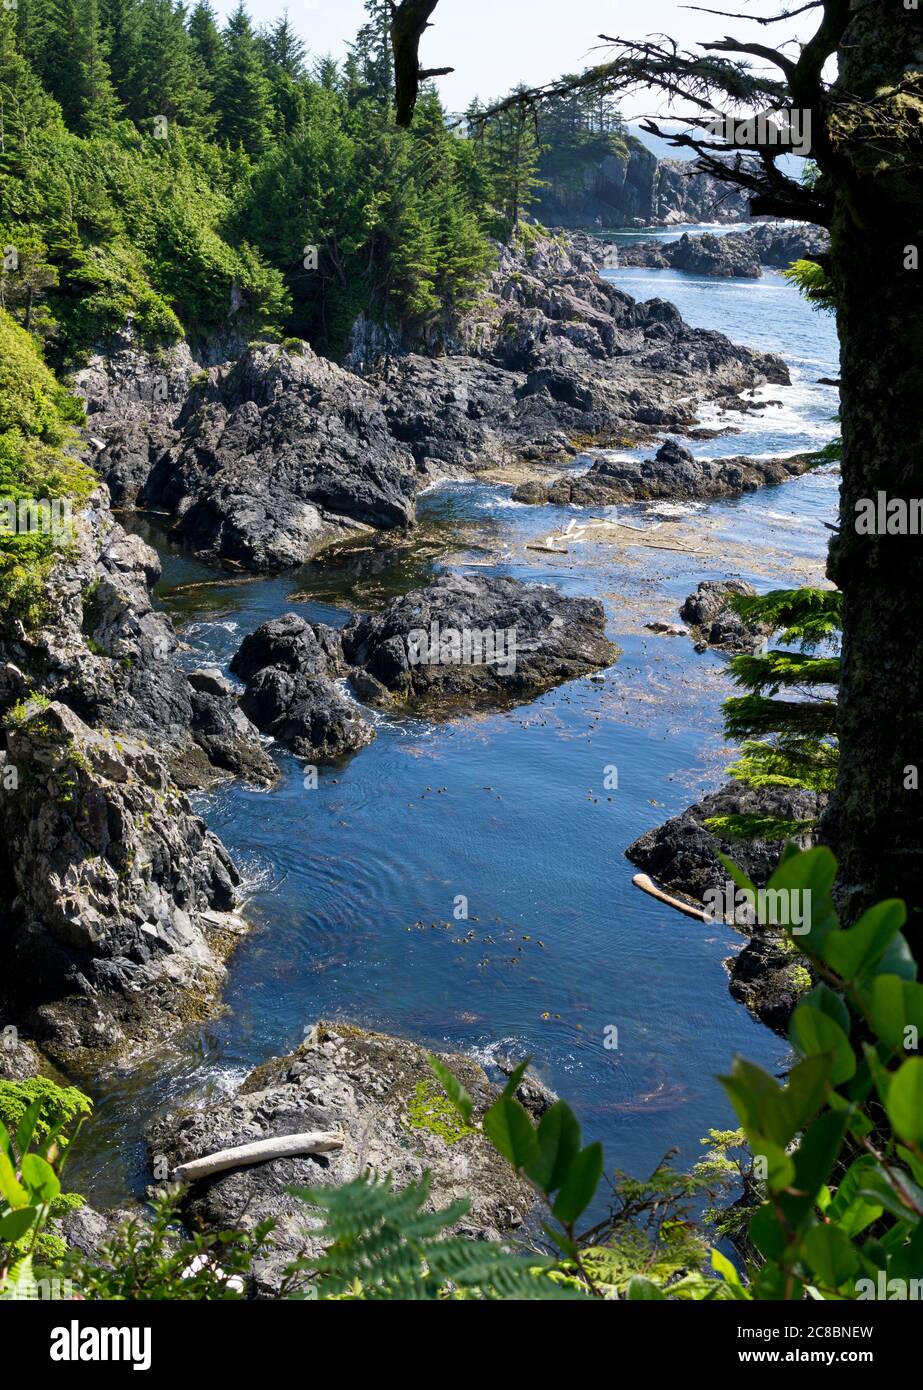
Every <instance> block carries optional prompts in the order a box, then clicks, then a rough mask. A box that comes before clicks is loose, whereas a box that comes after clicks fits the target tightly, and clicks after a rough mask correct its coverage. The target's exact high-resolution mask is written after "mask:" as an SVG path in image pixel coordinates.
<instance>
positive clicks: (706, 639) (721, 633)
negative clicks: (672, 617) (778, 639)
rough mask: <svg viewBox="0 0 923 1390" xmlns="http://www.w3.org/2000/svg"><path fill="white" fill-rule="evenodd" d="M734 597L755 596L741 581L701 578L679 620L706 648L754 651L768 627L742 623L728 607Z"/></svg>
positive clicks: (767, 631)
mask: <svg viewBox="0 0 923 1390" xmlns="http://www.w3.org/2000/svg"><path fill="white" fill-rule="evenodd" d="M735 596H745V597H755V596H756V590H755V589H754V587H753V585H752V584H748V583H747V582H746V580H743V579H722V580H714V579H705V580H703V581H702V583H701V584H700V585H699V587H698V589H697V590H696V592H695V593H694V594H690V595H689V597H688V598H687V599H686V600H685V602H684V603H683V606H682V607H681V608H680V610H679V613H680V617H681V618H683V619H685V621H686V622H687V623H689V624H690V626H691V627H693V628H694V629H695V631H696V636H697V637H698V639H699V641H700V642H701V643H702V644H704V645H706V646H709V647H719V648H720V649H721V650H722V651H726V652H732V653H737V652H754V651H756V649H757V648H758V647H760V646H761V645H762V643H763V642H765V640H766V638H767V637H769V635H770V634H771V632H772V624H771V623H760V622H753V623H748V622H745V621H744V619H743V618H742V617H741V616H740V615H739V614H738V613H735V612H734V609H733V608H732V607H731V604H730V601H731V599H732V598H734V597H735Z"/></svg>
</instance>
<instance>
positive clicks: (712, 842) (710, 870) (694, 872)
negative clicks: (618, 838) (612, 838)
mask: <svg viewBox="0 0 923 1390" xmlns="http://www.w3.org/2000/svg"><path fill="white" fill-rule="evenodd" d="M825 804H826V797H825V796H823V795H822V794H821V793H818V792H809V791H802V790H800V789H798V788H793V787H761V788H759V789H757V788H754V787H748V786H745V785H744V783H743V782H730V783H728V785H727V786H725V787H722V788H721V789H720V790H719V791H716V792H710V793H709V794H708V795H707V796H703V798H702V800H701V801H697V802H696V803H695V805H694V806H690V807H689V808H688V809H687V810H685V811H683V813H682V815H679V816H673V817H672V818H671V819H670V820H668V821H666V822H665V823H664V824H663V825H659V826H657V827H656V828H655V829H653V830H648V831H647V832H646V833H645V834H644V835H642V836H640V838H639V839H637V840H635V841H634V843H633V844H631V845H629V847H628V849H627V850H626V851H625V855H626V857H627V858H628V859H630V860H631V862H632V864H635V865H637V867H638V868H639V869H641V870H643V872H644V873H646V874H650V876H651V878H653V879H656V880H657V882H658V883H660V884H662V885H663V886H664V887H665V888H666V889H668V890H669V891H670V892H676V893H684V894H686V896H687V897H691V898H694V899H695V900H696V901H697V902H702V900H703V899H704V897H705V895H706V893H707V892H708V891H709V890H710V889H715V888H722V889H723V887H724V885H725V884H726V883H727V881H728V872H727V869H726V868H725V867H724V865H723V864H722V863H721V861H720V860H719V859H718V857H717V855H716V853H715V851H716V850H720V851H721V852H722V854H726V855H727V856H728V857H729V858H730V859H733V860H734V862H735V863H736V864H738V865H739V866H740V868H741V869H743V871H744V873H745V874H747V875H748V876H749V878H751V879H752V880H753V882H754V883H755V884H757V886H760V885H762V884H765V882H766V880H767V879H768V878H769V876H770V875H771V874H772V872H773V870H774V869H775V867H776V864H777V863H778V861H779V852H780V850H781V848H782V846H781V844H780V843H779V842H778V841H775V840H721V839H719V838H718V837H717V836H716V835H714V834H713V833H712V831H710V830H706V828H705V824H704V823H705V821H706V820H709V819H711V818H712V817H713V816H730V815H735V816H745V815H747V816H751V815H752V816H755V815H760V816H774V817H776V818H778V819H781V820H808V819H810V820H814V819H816V818H817V817H818V816H819V815H820V812H821V810H822V809H823V806H824V805H825Z"/></svg>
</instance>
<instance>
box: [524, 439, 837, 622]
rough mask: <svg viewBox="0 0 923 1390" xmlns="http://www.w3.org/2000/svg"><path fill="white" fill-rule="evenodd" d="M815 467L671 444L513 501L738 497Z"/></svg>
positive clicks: (601, 464)
mask: <svg viewBox="0 0 923 1390" xmlns="http://www.w3.org/2000/svg"><path fill="white" fill-rule="evenodd" d="M814 462H815V460H814V459H813V458H812V456H811V455H810V454H795V455H793V456H792V457H790V458H784V459H750V458H744V457H739V456H737V457H734V458H727V459H697V458H694V457H693V455H692V454H691V453H690V452H689V450H688V449H684V448H683V447H682V445H680V444H677V443H675V442H674V441H673V440H668V441H667V442H666V443H665V444H664V445H662V446H661V448H660V449H659V451H658V453H657V455H656V457H655V458H653V459H633V458H632V459H608V458H604V459H599V460H598V461H597V462H596V463H594V464H593V466H592V468H590V469H589V470H588V471H587V472H586V473H580V474H576V475H571V474H566V473H565V474H564V475H563V476H562V477H560V478H557V479H555V480H554V481H553V482H551V483H544V484H536V483H535V482H534V481H530V482H527V483H524V484H520V485H519V486H518V487H516V488H515V489H514V491H513V499H514V501H517V502H528V503H532V504H533V505H535V504H538V503H543V502H551V503H554V504H555V505H556V506H563V507H567V506H578V507H592V506H602V507H607V506H611V505H613V504H615V503H618V502H647V501H652V500H667V499H669V500H671V501H701V500H707V499H708V498H712V497H737V496H739V495H740V494H741V493H743V492H751V491H752V490H753V489H754V488H758V487H771V486H774V485H775V484H777V483H783V482H785V481H786V480H787V479H789V478H796V477H798V476H800V474H802V473H806V472H807V471H808V469H809V468H812V467H813V466H814ZM683 616H685V614H684V615H683Z"/></svg>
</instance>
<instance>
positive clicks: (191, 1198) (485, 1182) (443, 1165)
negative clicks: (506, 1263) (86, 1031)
mask: <svg viewBox="0 0 923 1390" xmlns="http://www.w3.org/2000/svg"><path fill="white" fill-rule="evenodd" d="M426 1057H427V1054H426V1051H425V1050H424V1049H423V1048H422V1047H419V1046H418V1045H417V1044H415V1043H411V1042H404V1041H402V1040H400V1039H398V1038H391V1037H386V1036H384V1035H383V1034H379V1033H367V1032H364V1031H363V1030H361V1029H359V1028H353V1027H348V1026H346V1025H344V1024H324V1023H321V1024H319V1025H317V1027H316V1028H314V1029H313V1030H312V1032H311V1034H310V1036H309V1038H308V1041H307V1042H306V1043H305V1044H304V1045H303V1046H302V1047H300V1048H299V1049H298V1051H297V1052H295V1053H294V1054H293V1055H291V1056H289V1057H281V1058H275V1059H273V1060H272V1061H269V1062H267V1063H265V1064H264V1065H263V1066H261V1067H258V1068H257V1070H256V1071H254V1072H252V1073H251V1075H250V1076H249V1077H248V1078H247V1080H246V1081H245V1082H244V1084H243V1086H242V1087H241V1088H240V1090H239V1091H238V1092H237V1094H236V1095H234V1096H233V1097H231V1098H230V1099H229V1100H225V1101H222V1102H220V1103H219V1104H217V1105H210V1106H208V1107H206V1108H201V1107H197V1108H195V1109H190V1110H188V1111H181V1112H179V1113H177V1114H173V1115H167V1116H166V1117H164V1118H162V1119H160V1120H158V1121H157V1122H156V1123H155V1124H154V1126H153V1127H152V1130H151V1133H150V1138H149V1143H150V1151H151V1155H152V1158H153V1159H154V1160H155V1161H156V1160H159V1159H165V1160H166V1162H167V1164H168V1166H169V1168H170V1169H171V1170H172V1169H173V1168H175V1167H176V1166H177V1165H178V1164H180V1163H187V1162H190V1161H191V1160H192V1159H195V1158H201V1157H204V1156H205V1155H207V1154H210V1153H214V1152H216V1151H217V1150H219V1149H225V1148H233V1147H236V1146H237V1145H241V1144H247V1143H252V1142H254V1141H257V1140H260V1139H268V1138H274V1137H278V1136H281V1135H285V1134H297V1133H300V1132H303V1131H310V1130H321V1131H330V1130H334V1131H336V1130H339V1131H341V1132H342V1133H343V1135H344V1136H345V1144H344V1147H343V1149H342V1150H341V1151H338V1152H335V1153H331V1154H328V1155H324V1156H323V1157H318V1158H312V1157H304V1158H283V1159H275V1160H273V1161H271V1162H268V1163H262V1164H259V1165H255V1166H253V1167H249V1168H239V1169H234V1170H231V1171H229V1172H225V1173H221V1174H219V1175H217V1176H216V1177H213V1178H209V1179H206V1180H204V1181H201V1182H199V1183H196V1184H195V1185H194V1186H193V1187H192V1188H191V1189H190V1191H189V1192H188V1194H187V1195H186V1197H185V1199H184V1211H185V1215H186V1217H187V1219H188V1220H189V1221H190V1222H192V1223H194V1224H196V1225H201V1226H202V1227H204V1228H205V1229H206V1230H210V1231H222V1230H228V1229H235V1228H236V1229H245V1230H249V1229H252V1227H254V1226H255V1225H256V1224H257V1223H258V1222H260V1221H263V1220H266V1219H267V1218H272V1219H273V1220H274V1221H275V1223H276V1225H275V1229H274V1231H273V1237H272V1241H273V1243H272V1248H271V1249H270V1250H269V1251H268V1253H267V1254H266V1256H265V1257H264V1258H263V1259H262V1260H260V1261H258V1262H257V1265H256V1268H255V1271H254V1273H255V1280H256V1292H257V1293H258V1294H259V1295H260V1296H263V1297H274V1296H276V1295H277V1294H278V1291H279V1287H280V1284H281V1282H282V1277H283V1273H284V1270H285V1268H286V1266H287V1265H289V1264H290V1263H291V1262H292V1261H293V1260H295V1259H297V1258H299V1257H303V1258H306V1259H310V1258H311V1257H312V1256H317V1255H319V1254H320V1253H321V1250H322V1247H321V1245H320V1242H319V1241H318V1240H317V1238H316V1237H315V1236H312V1233H311V1226H312V1221H311V1219H310V1215H309V1213H308V1211H307V1208H306V1207H305V1205H304V1203H303V1202H301V1201H299V1200H298V1199H297V1198H296V1197H293V1196H291V1195H290V1194H289V1192H288V1191H287V1189H288V1188H290V1187H291V1186H293V1185H294V1186H301V1187H317V1186H332V1185H336V1184H341V1183H344V1182H349V1181H350V1180H351V1179H353V1178H356V1177H358V1176H359V1175H360V1174H362V1173H365V1172H368V1171H374V1172H377V1173H379V1174H381V1175H384V1174H386V1173H390V1174H391V1175H392V1176H393V1178H394V1183H395V1186H396V1187H398V1188H401V1187H403V1186H405V1185H406V1184H407V1183H409V1182H413V1181H416V1180H418V1179H420V1178H421V1177H422V1176H423V1173H424V1172H427V1171H428V1172H429V1173H431V1175H432V1189H431V1194H430V1199H429V1203H428V1206H429V1208H430V1209H436V1208H439V1207H445V1206H447V1205H448V1204H449V1203H450V1202H452V1201H454V1200H455V1199H456V1198H459V1197H465V1198H468V1199H469V1200H470V1202H471V1211H470V1213H469V1214H468V1215H467V1216H465V1217H464V1218H463V1219H462V1220H461V1221H460V1222H459V1223H458V1226H457V1227H456V1228H455V1230H456V1233H457V1234H460V1235H465V1236H467V1237H469V1238H478V1237H480V1238H482V1239H485V1238H486V1239H499V1238H501V1237H502V1236H504V1235H509V1234H510V1233H511V1232H513V1231H515V1230H516V1229H517V1227H519V1226H520V1225H521V1224H522V1223H523V1221H524V1220H525V1218H526V1216H527V1215H528V1213H529V1212H530V1210H531V1208H532V1206H533V1203H534V1193H533V1191H532V1189H531V1188H530V1187H529V1185H528V1184H527V1183H526V1182H525V1181H523V1180H522V1179H520V1178H519V1177H518V1176H517V1175H516V1173H515V1172H514V1170H513V1169H512V1168H511V1167H510V1166H509V1164H508V1163H506V1161H505V1160H504V1159H502V1158H501V1157H500V1156H499V1154H498V1153H497V1152H496V1150H495V1149H494V1148H493V1146H492V1145H491V1144H489V1143H488V1142H487V1141H486V1140H485V1139H484V1138H483V1136H482V1135H480V1134H479V1133H477V1132H475V1131H473V1130H465V1129H464V1127H462V1126H460V1125H459V1126H458V1127H457V1128H455V1129H454V1130H453V1129H450V1130H449V1131H448V1132H447V1129H446V1126H445V1124H444V1123H443V1124H442V1125H440V1124H439V1123H435V1122H434V1123H432V1125H431V1126H430V1125H429V1124H428V1123H427V1117H426V1113H425V1112H426V1102H427V1100H428V1099H429V1098H430V1097H432V1096H435V1095H438V1094H440V1092H439V1088H438V1084H437V1083H436V1082H435V1079H434V1077H433V1073H432V1071H431V1070H430V1067H429V1065H428V1063H427V1060H426ZM442 1060H443V1061H444V1062H445V1063H446V1065H447V1066H449V1067H450V1068H451V1070H452V1071H453V1072H454V1074H455V1075H456V1076H457V1077H458V1079H459V1081H461V1082H462V1084H463V1085H464V1086H465V1087H466V1089H467V1090H468V1092H469V1093H470V1094H471V1096H472V1097H473V1099H474V1102H475V1117H476V1118H478V1117H480V1115H481V1114H483V1112H484V1110H485V1109H486V1108H487V1107H488V1106H489V1105H490V1104H492V1102H493V1101H494V1100H495V1099H496V1096H497V1094H498V1092H497V1090H496V1088H495V1087H493V1086H491V1085H490V1083H489V1082H488V1080H487V1077H486V1075H485V1074H484V1072H483V1071H482V1069H481V1068H480V1067H479V1066H478V1065H477V1063H476V1062H473V1061H471V1059H470V1058H467V1057H463V1056H458V1055H450V1056H445V1057H443V1059H442Z"/></svg>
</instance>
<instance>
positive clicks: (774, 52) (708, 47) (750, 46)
mask: <svg viewBox="0 0 923 1390" xmlns="http://www.w3.org/2000/svg"><path fill="white" fill-rule="evenodd" d="M702 47H703V48H704V49H705V51H706V52H707V53H747V54H749V55H750V57H751V58H765V59H766V61H767V63H772V64H773V65H774V66H775V67H777V68H779V69H780V70H781V71H782V72H784V73H785V76H786V77H787V78H788V80H789V81H791V79H792V76H793V74H794V72H795V63H794V62H793V60H792V59H791V58H786V56H785V54H784V53H780V52H779V51H778V49H775V48H769V47H768V46H767V45H766V44H762V43H738V41H737V39H731V38H725V39H722V40H721V42H720V43H703V44H702Z"/></svg>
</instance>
